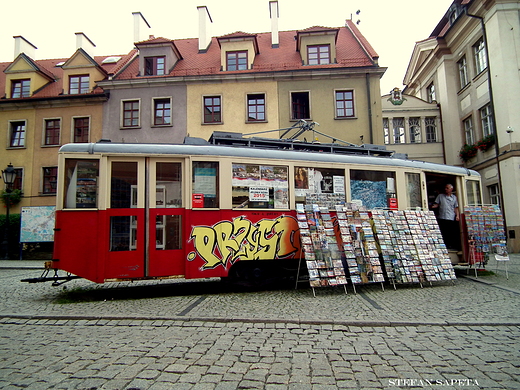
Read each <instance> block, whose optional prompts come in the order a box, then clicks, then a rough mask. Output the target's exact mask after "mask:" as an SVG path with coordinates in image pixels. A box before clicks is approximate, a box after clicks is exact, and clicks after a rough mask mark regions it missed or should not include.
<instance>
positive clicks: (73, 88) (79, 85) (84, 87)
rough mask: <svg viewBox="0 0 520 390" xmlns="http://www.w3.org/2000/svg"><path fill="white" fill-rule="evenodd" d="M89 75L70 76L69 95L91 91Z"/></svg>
mask: <svg viewBox="0 0 520 390" xmlns="http://www.w3.org/2000/svg"><path fill="white" fill-rule="evenodd" d="M89 80H90V77H89V75H88V74H87V75H80V76H70V77H69V94H71V95H78V94H81V93H88V92H89V91H90V86H89V83H90V81H89Z"/></svg>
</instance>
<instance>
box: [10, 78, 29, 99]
mask: <svg viewBox="0 0 520 390" xmlns="http://www.w3.org/2000/svg"><path fill="white" fill-rule="evenodd" d="M29 96H31V80H30V79H27V80H13V81H12V82H11V98H13V99H15V98H23V97H29Z"/></svg>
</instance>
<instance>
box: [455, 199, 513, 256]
mask: <svg viewBox="0 0 520 390" xmlns="http://www.w3.org/2000/svg"><path fill="white" fill-rule="evenodd" d="M464 217H465V221H466V226H467V231H468V242H471V243H472V247H470V248H469V249H470V252H469V254H470V261H469V262H468V263H469V264H470V266H471V265H472V263H473V264H477V263H481V265H484V264H485V263H487V260H488V258H489V256H490V255H491V254H493V253H496V254H500V255H504V254H506V255H507V248H506V233H505V229H504V219H503V217H502V212H501V211H500V207H499V206H498V205H495V204H488V205H470V206H466V207H465V208H464Z"/></svg>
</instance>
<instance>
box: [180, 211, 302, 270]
mask: <svg viewBox="0 0 520 390" xmlns="http://www.w3.org/2000/svg"><path fill="white" fill-rule="evenodd" d="M190 241H192V243H193V246H194V248H195V251H193V252H191V253H189V255H188V260H189V261H193V260H195V259H197V256H198V257H199V258H201V259H202V260H203V261H204V265H203V266H202V269H214V268H216V267H218V266H223V267H228V266H230V265H231V264H233V263H234V262H235V261H237V260H241V261H242V260H273V259H287V258H299V257H300V252H301V247H300V231H299V230H298V222H297V221H296V219H294V218H293V217H291V216H286V215H282V216H279V217H277V218H275V219H261V220H259V221H258V222H256V223H253V222H251V221H250V220H249V219H247V218H246V217H245V216H240V217H237V218H234V219H233V221H219V222H217V223H215V224H214V225H213V226H194V227H193V229H192V232H191V235H190Z"/></svg>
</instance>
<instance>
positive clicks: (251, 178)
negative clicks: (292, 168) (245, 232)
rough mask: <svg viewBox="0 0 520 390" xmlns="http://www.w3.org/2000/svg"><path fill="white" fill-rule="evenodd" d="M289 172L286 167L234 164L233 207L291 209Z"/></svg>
mask: <svg viewBox="0 0 520 390" xmlns="http://www.w3.org/2000/svg"><path fill="white" fill-rule="evenodd" d="M288 172H289V169H288V167H286V166H273V165H256V164H233V181H232V186H233V189H232V198H233V207H234V208H248V209H287V208H289V192H288V191H289V185H288V180H287V176H288Z"/></svg>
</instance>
